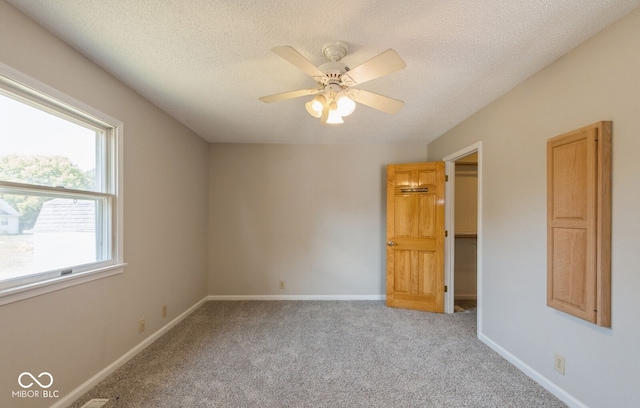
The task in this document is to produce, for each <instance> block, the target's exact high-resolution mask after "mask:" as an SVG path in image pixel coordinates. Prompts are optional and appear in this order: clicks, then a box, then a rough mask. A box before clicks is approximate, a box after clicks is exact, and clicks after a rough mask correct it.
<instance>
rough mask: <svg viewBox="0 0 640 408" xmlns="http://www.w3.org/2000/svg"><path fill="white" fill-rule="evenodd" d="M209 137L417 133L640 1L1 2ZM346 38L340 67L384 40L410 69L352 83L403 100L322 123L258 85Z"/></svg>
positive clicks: (487, 96)
mask: <svg viewBox="0 0 640 408" xmlns="http://www.w3.org/2000/svg"><path fill="white" fill-rule="evenodd" d="M7 1H8V2H9V3H11V4H12V5H14V6H15V7H17V8H18V9H20V10H21V11H23V12H24V13H26V14H27V15H29V16H30V17H31V18H33V19H34V20H36V21H37V22H39V23H40V24H41V25H43V26H45V27H46V28H48V29H49V30H50V31H52V32H53V33H54V34H55V35H57V36H59V37H60V38H62V39H63V40H64V41H66V42H67V43H69V44H70V45H71V46H73V47H74V48H75V49H77V50H78V51H80V52H81V53H82V54H84V55H86V56H87V57H88V58H90V59H91V60H93V61H95V62H96V63H97V64H98V65H100V66H102V67H103V68H104V69H106V70H107V71H109V72H110V73H111V74H113V75H114V76H115V77H117V78H119V79H120V80H121V81H122V82H124V83H126V84H127V85H128V86H130V87H131V88H133V89H135V90H136V91H138V92H139V93H140V94H142V95H143V96H144V97H146V98H147V99H148V100H150V101H152V102H153V103H154V104H156V105H157V106H159V107H160V108H162V109H163V110H164V111H166V112H167V113H168V114H170V115H171V116H173V117H174V118H176V119H177V120H179V121H180V122H182V123H183V124H185V125H186V126H187V127H189V128H190V129H192V130H193V131H194V132H196V133H197V134H199V135H200V136H201V137H203V138H204V139H206V140H208V141H210V142H226V143H317V144H323V143H363V144H364V143H421V144H424V143H427V142H428V141H430V140H433V139H435V138H436V137H438V136H440V135H441V134H443V133H444V132H446V131H447V130H449V129H450V128H452V127H453V126H455V125H456V124H458V123H460V122H461V121H463V120H464V119H466V118H468V117H469V116H470V115H472V114H473V113H475V112H477V111H478V110H480V109H481V108H483V107H484V106H486V105H487V104H488V103H490V102H492V101H493V100H495V99H496V98H498V97H499V96H501V95H502V94H504V93H505V92H507V91H508V90H509V89H511V88H513V87H514V86H516V85H518V84H519V83H521V82H522V81H523V80H525V79H526V78H527V77H529V76H531V75H532V74H534V73H536V72H538V71H539V70H541V69H542V68H544V67H545V66H547V65H549V64H550V63H552V62H553V61H555V60H556V59H558V58H559V57H561V56H562V55H564V54H566V53H567V52H568V51H570V50H571V49H573V48H574V47H576V46H577V45H578V44H580V43H582V42H583V41H585V40H586V39H588V38H589V37H591V36H592V35H594V34H595V33H596V32H598V31H600V30H601V29H602V28H604V27H606V26H607V25H609V24H611V23H612V22H614V21H615V20H617V19H618V18H620V17H622V16H623V15H625V14H626V13H628V12H630V11H631V10H632V9H633V8H635V7H637V6H638V5H640V0H404V1H389V0H380V1H379V0H368V1H367V0H349V1H344V0H343V1H335V0H324V1H313V2H312V1H296V0H218V1H211V0H83V1H78V0H7ZM332 40H341V41H344V42H346V43H347V44H348V45H349V47H350V49H349V52H348V54H347V56H346V57H344V59H343V60H342V62H344V63H345V64H347V65H348V66H350V67H352V68H353V67H355V66H356V65H358V64H360V63H362V62H364V61H366V60H368V59H369V58H371V57H373V56H375V55H377V54H379V53H381V52H382V51H384V50H386V49H388V48H393V49H395V50H396V51H397V52H398V53H399V54H400V56H401V57H402V58H403V59H404V61H405V62H406V64H407V68H406V69H404V70H402V71H399V72H396V73H393V74H391V75H388V76H386V77H383V78H379V79H376V80H373V81H371V82H367V83H366V84H362V85H361V86H359V87H360V88H361V89H365V90H368V91H372V92H376V93H380V94H383V95H386V96H390V97H393V98H396V99H400V100H403V101H405V102H406V105H405V107H404V108H403V109H402V110H401V111H400V112H399V113H397V114H396V115H388V114H386V113H382V112H379V111H376V110H373V109H371V108H369V107H367V106H363V105H359V106H358V107H357V108H356V111H355V112H354V113H353V114H352V115H351V116H349V117H347V118H345V123H344V124H342V125H322V124H321V123H320V120H319V119H315V118H312V117H311V116H310V115H309V114H308V113H307V112H306V110H305V107H304V104H305V102H306V101H307V100H308V99H311V98H310V97H303V98H297V99H292V100H288V101H283V102H277V103H272V104H264V103H262V102H260V101H258V97H260V96H263V95H270V94H275V93H280V92H285V91H291V90H296V89H301V88H313V87H314V86H315V82H314V81H313V80H312V79H311V78H310V77H308V76H306V75H305V74H304V73H302V72H301V71H300V70H298V69H297V68H296V67H294V66H293V65H291V64H290V63H288V62H287V61H285V60H283V59H282V58H280V57H278V56H276V55H275V54H273V53H271V51H270V49H271V48H272V47H274V46H279V45H290V46H292V47H294V48H295V49H296V50H298V51H299V52H300V53H301V54H302V55H304V56H305V57H306V58H308V59H309V60H310V61H311V62H312V63H313V64H314V65H316V66H317V65H320V64H322V63H323V62H326V60H325V58H324V57H323V55H322V44H323V43H325V42H328V41H332Z"/></svg>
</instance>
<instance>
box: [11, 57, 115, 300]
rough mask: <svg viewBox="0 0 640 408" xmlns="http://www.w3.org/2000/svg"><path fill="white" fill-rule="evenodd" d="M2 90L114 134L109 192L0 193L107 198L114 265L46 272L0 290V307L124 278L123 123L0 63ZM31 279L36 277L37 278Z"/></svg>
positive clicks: (14, 188) (53, 189)
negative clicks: (107, 279) (122, 276)
mask: <svg viewBox="0 0 640 408" xmlns="http://www.w3.org/2000/svg"><path fill="white" fill-rule="evenodd" d="M0 88H2V89H3V90H4V91H8V92H10V93H11V94H13V95H18V96H19V97H20V98H22V99H26V100H30V101H33V102H35V103H37V104H38V105H44V106H45V107H47V109H49V110H51V111H54V112H60V113H62V115H63V116H66V117H72V118H73V117H75V118H77V119H78V120H79V121H81V122H83V123H93V124H99V125H100V128H106V129H108V132H109V133H110V135H109V136H108V137H107V138H106V140H107V144H108V146H103V148H104V149H106V152H107V154H106V160H107V161H108V163H106V164H105V168H107V169H108V170H107V171H108V173H109V174H108V175H107V177H105V178H104V179H105V181H106V184H107V186H105V187H106V188H105V192H99V193H87V192H84V191H74V190H65V189H64V188H57V187H46V186H42V187H40V186H39V187H37V188H36V189H34V188H33V186H29V185H24V184H21V183H10V182H2V181H0V187H3V189H5V190H7V191H11V192H12V193H14V192H15V193H20V191H22V192H24V193H26V192H29V193H34V191H39V192H40V193H42V194H46V195H48V196H49V195H51V196H56V197H62V198H64V197H66V198H69V197H71V198H78V197H80V198H81V196H82V194H85V195H86V197H91V198H94V199H95V198H96V197H104V198H106V199H107V200H108V201H109V202H110V203H111V220H110V221H111V222H110V223H109V226H110V231H109V232H108V233H107V237H108V238H110V252H111V259H110V260H109V261H106V262H96V263H93V264H89V265H88V266H84V267H80V268H74V269H73V270H72V272H71V273H68V270H64V273H62V272H63V271H58V272H60V273H52V272H47V273H44V274H42V275H41V276H42V278H41V279H37V280H34V281H32V282H28V283H24V284H20V285H19V286H12V287H8V288H4V289H0V305H4V304H8V303H12V302H16V301H19V300H23V299H27V298H30V297H34V296H39V295H42V294H44V293H49V292H53V291H57V290H61V289H64V288H68V287H71V286H75V285H79V284H83V283H86V282H90V281H94V280H96V279H102V278H105V277H108V276H112V275H116V274H120V273H122V272H124V267H125V266H126V264H125V263H124V245H123V236H124V233H123V219H124V217H123V168H122V167H123V166H122V164H123V160H122V158H123V144H122V139H123V130H124V125H123V123H122V122H121V121H119V120H117V119H114V118H112V117H111V116H109V115H107V114H105V113H102V112H100V111H98V110H96V109H94V108H92V107H90V106H88V105H86V104H84V103H83V102H80V101H78V100H76V99H74V98H72V97H70V96H68V95H66V94H64V93H62V92H60V91H58V90H56V89H54V88H52V87H50V86H48V85H46V84H44V83H42V82H40V81H38V80H36V79H34V78H31V77H29V76H27V75H25V74H23V73H21V72H19V71H17V70H15V69H13V68H11V67H9V66H7V65H5V64H2V63H0ZM0 126H1V124H0ZM98 167H100V168H98ZM102 168H103V167H101V166H100V165H99V164H98V165H97V166H96V171H101V169H102ZM54 275H55V276H54ZM30 276H38V274H34V275H30ZM32 280H33V279H32Z"/></svg>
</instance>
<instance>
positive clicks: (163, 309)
mask: <svg viewBox="0 0 640 408" xmlns="http://www.w3.org/2000/svg"><path fill="white" fill-rule="evenodd" d="M165 317H167V305H164V306H162V318H165Z"/></svg>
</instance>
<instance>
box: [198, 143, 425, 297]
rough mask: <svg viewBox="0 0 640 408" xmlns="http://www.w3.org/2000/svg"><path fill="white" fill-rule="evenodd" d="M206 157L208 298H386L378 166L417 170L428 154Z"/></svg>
mask: <svg viewBox="0 0 640 408" xmlns="http://www.w3.org/2000/svg"><path fill="white" fill-rule="evenodd" d="M209 157H210V175H209V177H210V198H209V200H210V206H211V207H210V209H211V212H210V226H211V227H210V232H211V236H210V239H209V244H210V246H209V254H210V273H209V293H210V294H211V295H271V296H281V295H298V296H300V295H315V296H319V295H342V296H349V295H360V296H367V295H382V294H384V293H385V252H384V251H385V246H384V242H385V236H386V235H385V234H386V232H385V228H386V226H385V212H386V201H385V200H386V198H385V191H386V167H385V166H386V165H387V164H391V163H405V162H413V161H424V160H425V158H426V150H425V146H389V145H381V146H359V145H314V146H309V145H228V144H221V145H211V147H210V156H209ZM279 280H285V282H286V287H285V289H284V290H280V289H278V282H279Z"/></svg>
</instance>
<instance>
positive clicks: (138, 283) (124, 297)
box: [0, 1, 208, 407]
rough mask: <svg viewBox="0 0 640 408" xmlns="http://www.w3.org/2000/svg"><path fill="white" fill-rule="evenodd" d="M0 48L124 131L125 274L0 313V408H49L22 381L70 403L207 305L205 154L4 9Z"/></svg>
mask: <svg viewBox="0 0 640 408" xmlns="http://www.w3.org/2000/svg"><path fill="white" fill-rule="evenodd" d="M0 38H2V40H1V41H0V62H2V63H4V64H7V65H9V66H11V67H12V68H14V69H17V70H19V71H22V72H23V73H25V74H27V75H29V76H31V77H34V78H35V79H37V80H39V81H42V82H44V83H46V84H48V85H49V86H52V87H54V88H56V89H58V90H59V91H61V92H64V93H66V94H68V95H70V96H72V97H74V98H76V99H78V100H80V101H82V102H84V103H86V104H88V105H90V106H93V107H94V108H96V109H98V110H100V111H103V112H104V113H106V114H108V115H110V116H112V117H115V118H117V119H119V120H121V121H123V122H124V132H125V133H124V172H125V173H124V197H125V202H124V224H125V232H124V251H125V252H124V255H125V262H128V264H129V266H128V267H127V268H126V270H125V272H124V273H123V274H121V275H117V276H113V277H109V278H104V279H100V280H97V281H93V282H91V283H87V284H82V285H78V286H74V287H71V288H68V289H64V290H60V291H57V292H53V293H49V294H46V295H42V296H38V297H35V298H31V299H28V300H23V301H19V302H15V303H11V304H8V305H3V306H0V345H1V346H2V347H0V406H2V407H44V406H50V405H51V404H52V403H54V402H55V401H56V400H55V399H54V400H49V401H47V400H36V399H31V400H19V399H16V398H11V390H12V389H14V388H16V387H17V377H18V375H19V374H20V373H22V372H23V371H30V372H33V373H41V372H43V371H47V372H50V373H51V374H52V375H53V376H54V379H55V382H54V388H55V389H57V390H59V391H60V395H61V396H64V395H66V394H67V393H69V392H71V391H72V390H74V389H75V388H76V387H78V386H79V385H81V384H82V383H84V382H85V381H87V380H88V379H89V378H90V377H91V376H93V375H95V374H96V373H97V372H99V371H100V370H102V369H104V368H105V367H106V366H107V365H109V364H111V363H113V362H114V361H115V360H116V359H117V358H119V357H121V356H122V355H123V354H124V353H126V352H127V351H129V350H130V349H132V347H134V346H135V345H137V344H139V343H140V342H141V341H142V340H143V339H145V338H146V337H147V336H149V335H150V334H152V333H153V332H155V331H156V330H158V329H159V328H160V327H162V326H163V325H165V324H167V323H168V322H169V321H170V320H171V319H173V318H175V317H176V316H178V315H179V314H180V313H182V312H184V311H185V310H187V309H188V308H189V307H191V306H193V305H194V304H196V303H197V302H198V301H200V300H202V299H203V298H204V297H205V296H206V294H207V293H206V282H207V256H206V251H207V214H208V208H207V183H208V174H207V163H208V157H207V144H206V143H205V142H204V141H203V140H202V139H200V138H199V137H197V136H196V135H195V134H193V133H192V132H191V131H189V130H188V129H186V128H185V127H184V126H182V125H180V124H179V123H177V122H176V121H175V120H173V119H172V118H170V117H169V116H167V115H166V114H165V113H163V112H162V111H160V110H159V109H158V108H156V107H155V106H154V105H152V104H150V103H149V102H147V101H146V100H144V99H143V98H141V97H140V96H139V95H138V94H136V93H135V92H133V91H132V90H131V89H129V88H127V87H126V86H124V85H123V84H122V83H120V82H118V81H117V80H115V79H114V78H113V77H112V76H110V75H109V74H108V73H106V72H105V71H103V70H102V69H100V68H98V67H97V66H96V65H94V64H93V63H91V62H90V61H88V60H87V59H86V58H84V57H82V56H81V55H79V54H78V53H76V52H75V51H74V50H73V49H71V48H69V47H68V46H67V45H65V44H63V43H62V42H61V41H59V40H58V39H56V38H55V37H53V36H52V35H51V34H49V33H48V32H46V31H45V30H43V29H42V28H41V27H39V26H38V25H36V24H35V23H34V22H33V21H31V20H29V19H28V18H26V17H25V16H24V15H22V14H21V13H19V12H18V11H16V10H15V9H14V8H12V7H11V6H9V5H8V4H7V3H6V2H4V1H0ZM162 305H167V306H168V312H169V316H168V317H167V318H165V319H162V317H161V308H162ZM142 317H145V318H146V324H147V329H146V331H145V332H144V333H143V334H138V319H140V318H142Z"/></svg>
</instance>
